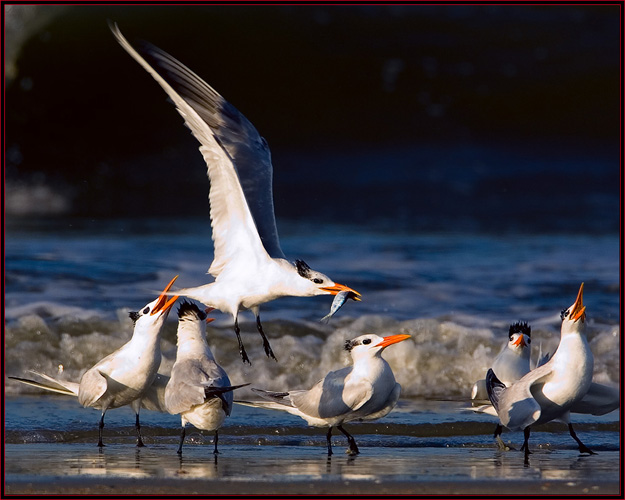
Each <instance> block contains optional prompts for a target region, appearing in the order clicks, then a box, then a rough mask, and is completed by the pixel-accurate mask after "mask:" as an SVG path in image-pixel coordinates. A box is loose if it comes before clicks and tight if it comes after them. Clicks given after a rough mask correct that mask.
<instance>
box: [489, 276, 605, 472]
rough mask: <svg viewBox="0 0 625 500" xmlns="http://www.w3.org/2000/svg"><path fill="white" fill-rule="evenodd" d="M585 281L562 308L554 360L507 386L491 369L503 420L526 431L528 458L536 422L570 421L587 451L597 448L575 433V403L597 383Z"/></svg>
mask: <svg viewBox="0 0 625 500" xmlns="http://www.w3.org/2000/svg"><path fill="white" fill-rule="evenodd" d="M583 293H584V284H583V283H582V284H581V286H580V288H579V292H578V294H577V298H576V299H575V302H574V303H573V305H572V306H571V307H569V308H568V309H565V310H563V311H562V314H561V318H562V327H561V332H560V335H561V338H560V344H559V346H558V348H557V350H556V352H555V353H554V354H553V356H552V357H551V359H550V360H549V361H547V363H545V364H544V365H542V366H539V367H537V368H536V369H534V370H532V371H530V372H529V373H528V374H526V375H525V376H523V377H522V378H521V379H520V380H518V381H516V382H514V383H513V384H512V385H511V386H510V387H506V386H505V384H503V383H502V382H501V381H500V380H499V379H498V378H497V376H496V375H495V373H494V372H493V369H492V368H491V369H489V370H488V372H487V374H486V390H487V391H488V397H489V399H490V401H491V403H492V404H493V406H494V407H495V410H496V411H497V414H498V416H499V420H500V422H501V424H503V425H504V426H505V427H507V428H508V429H510V430H513V431H514V430H523V433H524V438H525V440H524V442H523V447H522V448H521V449H522V450H525V461H526V463H527V462H528V459H529V454H530V453H531V452H530V451H529V443H528V441H529V437H530V428H531V426H532V425H537V424H543V423H546V422H550V421H551V420H556V419H557V420H561V421H563V422H565V423H567V424H568V427H569V433H570V434H571V437H572V438H573V439H575V441H576V442H577V444H578V446H579V451H580V452H581V453H590V454H592V453H593V451H591V450H590V449H589V448H588V447H587V446H586V445H584V444H583V443H582V442H581V441H580V439H579V438H578V437H577V435H576V434H575V431H574V430H573V425H572V424H571V423H570V420H569V419H570V412H571V408H572V407H573V405H574V404H575V403H577V402H579V401H581V400H582V399H583V398H584V396H585V395H586V393H587V392H588V390H589V388H590V386H591V383H592V373H593V355H592V351H591V350H590V347H589V345H588V342H587V340H586V334H585V328H586V307H585V306H584V304H583Z"/></svg>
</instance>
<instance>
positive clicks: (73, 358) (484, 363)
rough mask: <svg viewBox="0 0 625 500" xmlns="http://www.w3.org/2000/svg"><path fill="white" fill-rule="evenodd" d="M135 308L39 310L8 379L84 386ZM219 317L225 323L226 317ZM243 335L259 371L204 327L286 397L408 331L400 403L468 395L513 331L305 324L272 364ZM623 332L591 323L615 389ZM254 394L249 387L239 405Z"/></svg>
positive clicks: (32, 313)
mask: <svg viewBox="0 0 625 500" xmlns="http://www.w3.org/2000/svg"><path fill="white" fill-rule="evenodd" d="M128 311H129V310H128V309H118V310H117V311H116V319H110V318H107V317H104V316H102V315H100V314H98V313H97V312H96V311H92V310H87V309H86V310H77V308H66V307H65V306H60V305H59V306H57V305H55V304H53V303H46V304H41V303H40V304H32V305H31V306H30V308H29V309H28V310H26V309H22V310H21V311H20V313H21V314H17V313H16V311H14V310H12V311H8V314H7V316H8V317H9V318H13V319H12V320H11V321H9V322H8V323H7V325H6V328H5V346H6V353H5V366H6V369H5V370H6V374H7V375H10V376H20V377H25V376H26V377H28V370H36V371H39V372H43V373H46V374H48V375H51V376H55V377H59V378H61V379H64V380H70V381H79V380H80V377H81V376H82V374H83V373H84V372H85V370H87V369H88V368H90V367H91V366H93V365H94V364H95V363H96V362H97V361H99V360H100V359H102V358H103V357H104V356H106V355H108V354H110V353H111V352H113V351H114V350H115V349H117V348H119V347H121V345H123V344H124V343H125V342H127V341H128V339H129V338H130V336H131V334H132V321H131V320H130V318H129V317H128ZM220 319H221V318H220ZM240 326H241V337H242V339H243V342H244V344H245V346H246V349H247V352H248V354H249V356H250V359H251V360H252V366H249V365H247V364H244V363H242V362H241V359H240V357H239V353H238V348H237V343H236V337H235V335H234V332H233V329H232V326H231V324H230V322H229V321H225V319H224V320H223V321H217V322H215V323H212V324H211V325H209V326H208V328H207V335H208V340H209V344H210V345H211V348H212V350H213V353H214V355H215V357H216V359H217V360H218V361H219V363H220V364H221V365H222V366H223V367H224V368H225V370H226V371H227V372H228V374H229V377H230V379H231V380H232V382H233V383H234V384H241V383H246V382H251V383H252V385H253V386H254V387H258V388H263V389H270V390H276V391H282V390H287V389H302V388H308V387H311V386H312V385H313V384H314V383H316V382H317V381H318V380H319V379H320V378H322V377H323V376H324V375H325V374H326V373H327V372H329V371H331V370H336V369H338V368H341V367H343V366H347V365H348V364H350V362H351V361H350V358H349V354H348V353H347V352H346V351H345V350H344V349H343V344H344V341H345V340H346V339H351V338H355V337H357V336H359V335H362V334H364V333H375V334H378V335H383V336H384V335H391V334H400V333H401V334H409V335H411V336H412V338H410V339H408V340H407V341H405V342H402V343H400V344H397V345H394V346H392V347H391V348H389V349H386V350H385V352H384V358H385V359H386V360H387V361H388V362H389V364H390V365H391V367H392V368H393V371H394V373H395V377H396V379H397V381H398V382H399V383H400V384H401V385H402V397H403V398H465V397H466V398H468V396H469V394H470V390H471V387H472V385H473V383H474V382H475V381H477V380H479V379H481V378H483V377H484V375H485V373H486V371H487V370H488V368H489V367H490V364H491V362H492V360H493V359H494V358H495V357H496V355H497V354H498V353H499V351H500V349H501V347H502V345H503V344H504V343H505V342H506V340H507V326H508V325H507V324H503V323H502V322H501V321H488V320H485V319H484V318H483V317H477V316H475V317H474V316H471V315H468V314H458V315H454V314H448V315H444V316H440V317H437V318H414V319H409V320H405V321H398V320H396V319H393V318H391V317H388V316H383V315H365V316H361V317H358V318H356V319H354V318H351V317H348V316H342V317H340V318H337V319H336V320H333V321H332V322H331V323H330V324H329V325H325V324H322V323H319V322H314V321H306V320H289V321H284V320H270V321H265V322H264V327H265V331H266V332H267V335H268V337H269V339H270V341H271V344H272V347H273V350H274V352H275V354H276V357H277V359H278V362H277V363H276V362H275V361H273V360H271V359H269V358H267V357H266V356H265V354H264V352H263V348H262V341H261V339H260V336H259V335H258V333H257V332H256V328H255V325H254V324H253V323H252V322H241V323H240ZM532 326H533V330H532V338H533V340H534V342H533V346H534V353H533V358H536V357H537V356H538V351H539V348H540V351H542V352H543V353H545V352H554V350H555V349H556V347H557V345H558V342H559V331H558V327H557V322H556V318H555V317H553V318H552V317H549V318H546V319H545V320H544V321H536V322H535V323H533V325H532ZM619 333H620V331H619V326H618V325H608V324H603V323H599V322H592V321H589V326H588V339H589V343H590V346H591V349H592V351H593V354H594V357H595V363H594V380H595V381H596V382H599V383H603V384H608V385H616V384H618V383H619V381H620V366H619V357H618V353H619V348H620V340H619V339H620V335H619ZM161 338H162V341H161V348H162V353H163V360H162V363H161V368H160V370H159V371H160V372H161V373H164V374H168V373H169V371H170V370H171V367H172V365H173V363H174V360H175V355H176V323H175V321H173V320H172V319H170V320H169V321H167V322H166V324H165V326H164V327H163V329H162V331H161ZM33 391H36V389H33V388H31V387H28V386H25V385H23V384H18V383H8V384H6V392H7V394H20V393H32V392H33ZM251 396H253V393H251V391H249V389H248V388H245V389H241V390H240V391H238V392H237V397H238V398H239V399H245V398H249V397H251Z"/></svg>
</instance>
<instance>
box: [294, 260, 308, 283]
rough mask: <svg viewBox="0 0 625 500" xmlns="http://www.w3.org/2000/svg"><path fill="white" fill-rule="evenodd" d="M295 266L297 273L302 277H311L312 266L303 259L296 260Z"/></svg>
mask: <svg viewBox="0 0 625 500" xmlns="http://www.w3.org/2000/svg"><path fill="white" fill-rule="evenodd" d="M295 267H296V268H297V274H299V275H300V276H301V277H302V278H310V271H311V270H312V269H310V267H309V266H308V264H306V262H304V261H303V260H299V259H298V260H296V261H295Z"/></svg>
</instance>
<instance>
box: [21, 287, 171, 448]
mask: <svg viewBox="0 0 625 500" xmlns="http://www.w3.org/2000/svg"><path fill="white" fill-rule="evenodd" d="M177 277H178V276H176V277H175V278H174V279H172V280H171V281H170V282H169V284H168V285H167V286H166V287H165V290H163V292H162V293H161V294H160V295H159V297H158V298H157V299H156V300H154V301H152V302H150V303H149V304H146V305H145V306H144V307H143V308H142V309H141V310H140V311H138V312H131V313H130V317H131V319H132V320H133V322H134V331H133V333H132V337H131V338H130V340H129V341H128V342H127V343H125V344H124V345H123V346H122V347H120V348H119V349H117V350H116V351H115V352H113V353H111V354H109V355H108V356H106V357H105V358H103V359H102V360H100V361H99V362H98V363H96V364H95V365H94V366H93V367H92V368H90V369H89V370H87V371H86V372H85V373H84V374H83V376H82V378H81V379H80V383H76V382H67V381H64V380H57V379H55V378H52V377H50V376H48V375H45V374H43V373H38V372H35V371H32V373H35V374H36V375H38V376H40V377H42V378H43V379H45V380H46V381H47V383H41V382H36V381H33V380H28V379H23V378H18V377H10V378H12V379H14V380H18V381H20V382H23V383H25V384H28V385H32V386H35V387H39V388H41V389H45V390H48V391H52V392H58V393H61V394H67V395H70V396H77V397H78V402H79V403H80V404H81V405H83V406H84V407H92V408H97V409H99V410H101V411H102V416H101V418H100V426H99V432H98V446H99V447H102V446H104V444H103V443H102V429H103V428H104V415H105V413H106V411H107V410H108V409H111V408H119V407H121V406H126V405H128V404H129V405H130V406H131V408H132V409H133V410H134V412H135V414H136V420H135V427H136V430H137V446H143V440H142V439H141V425H140V424H139V410H140V408H141V399H142V398H143V397H144V395H145V393H146V391H148V389H149V388H150V386H151V385H152V382H153V381H154V379H155V377H156V373H157V371H158V368H159V366H160V364H161V337H160V331H161V327H162V326H163V323H164V322H165V319H166V318H167V315H168V314H169V311H170V309H171V307H172V306H173V305H174V302H176V299H178V296H174V297H171V298H170V299H168V298H167V292H168V291H169V289H170V288H171V286H172V285H173V284H174V281H175V280H176V278H177Z"/></svg>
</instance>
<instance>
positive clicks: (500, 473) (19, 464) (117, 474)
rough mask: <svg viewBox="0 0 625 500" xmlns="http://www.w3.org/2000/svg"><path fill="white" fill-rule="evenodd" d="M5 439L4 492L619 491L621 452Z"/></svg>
mask: <svg viewBox="0 0 625 500" xmlns="http://www.w3.org/2000/svg"><path fill="white" fill-rule="evenodd" d="M188 448H189V449H188V451H186V450H185V453H184V455H183V457H182V458H180V457H178V456H177V455H176V453H175V452H174V451H173V447H172V446H171V445H169V446H164V445H154V446H149V447H146V448H144V449H141V450H138V449H135V448H134V446H133V445H132V444H124V445H109V446H107V447H105V449H104V450H103V451H102V452H100V451H98V449H97V447H96V446H93V445H86V444H84V445H83V444H81V445H68V444H63V445H59V444H54V445H50V444H46V445H26V446H23V445H9V446H7V450H6V459H7V460H6V462H5V463H6V464H7V465H6V487H5V488H6V493H7V494H31V495H32V494H60V495H64V494H67V495H69V494H85V495H104V494H201V495H228V494H246V495H249V494H258V495H272V494H274V495H275V494H281V495H282V494H285V495H302V494H316V495H317V494H349V495H351V494H353V495H363V494H380V495H392V494H398V495H399V494H401V495H406V494H412V495H421V494H425V495H427V494H432V495H434V494H445V495H467V494H483V495H492V494H494V495H508V494H518V493H522V494H527V495H535V494H559V495H577V494H584V495H593V494H596V495H606V494H610V495H614V494H618V492H619V488H620V486H619V481H618V477H619V473H618V470H617V469H618V464H619V456H618V455H619V454H618V452H601V453H600V454H598V455H596V456H580V455H579V453H578V452H577V450H556V451H543V450H537V451H536V452H535V453H534V454H533V455H532V457H531V460H530V465H529V466H527V467H526V466H524V465H523V459H522V455H521V454H520V453H518V452H512V451H511V452H499V451H496V450H495V449H494V448H492V449H488V448H483V449H475V448H474V449H435V448H395V447H382V448H380V447H378V448H369V447H363V448H362V453H361V455H359V456H357V457H347V456H345V455H342V454H341V453H337V454H336V455H335V456H333V457H331V458H328V457H327V456H325V455H324V453H323V450H322V449H320V448H319V447H310V446H278V447H275V446H269V447H265V446H260V447H256V448H253V447H252V448H250V447H240V446H224V447H223V448H222V449H223V451H222V453H221V454H220V455H219V456H217V457H215V456H213V455H212V453H211V450H212V446H189V447H188Z"/></svg>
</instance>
